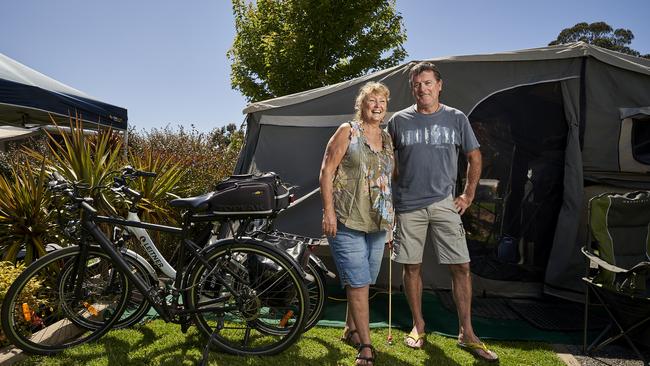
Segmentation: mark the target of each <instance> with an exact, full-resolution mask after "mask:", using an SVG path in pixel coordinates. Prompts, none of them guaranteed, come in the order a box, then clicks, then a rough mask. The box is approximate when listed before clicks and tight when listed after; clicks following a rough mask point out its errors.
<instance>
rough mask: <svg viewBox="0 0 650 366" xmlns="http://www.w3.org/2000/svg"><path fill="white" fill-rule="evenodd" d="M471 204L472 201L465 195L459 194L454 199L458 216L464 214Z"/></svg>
mask: <svg viewBox="0 0 650 366" xmlns="http://www.w3.org/2000/svg"><path fill="white" fill-rule="evenodd" d="M471 204H472V200H471V199H470V198H469V197H468V196H467V195H466V194H461V195H460V196H458V197H456V198H454V206H456V210H458V214H459V215H462V214H464V213H465V211H466V210H467V208H468V207H469V206H470V205H471Z"/></svg>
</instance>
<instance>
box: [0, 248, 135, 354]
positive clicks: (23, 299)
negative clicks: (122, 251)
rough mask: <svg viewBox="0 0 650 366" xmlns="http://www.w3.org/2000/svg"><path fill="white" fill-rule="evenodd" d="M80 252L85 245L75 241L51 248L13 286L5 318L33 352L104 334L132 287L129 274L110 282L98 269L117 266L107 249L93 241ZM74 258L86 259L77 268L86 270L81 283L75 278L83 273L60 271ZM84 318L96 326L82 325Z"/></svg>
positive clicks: (1, 318)
mask: <svg viewBox="0 0 650 366" xmlns="http://www.w3.org/2000/svg"><path fill="white" fill-rule="evenodd" d="M80 253H81V249H80V248H79V247H76V246H74V247H68V248H63V249H60V250H57V251H55V252H52V253H50V254H47V255H45V256H43V257H42V258H40V259H39V260H37V261H35V262H33V263H32V264H31V265H30V266H29V267H27V269H26V270H25V271H24V272H23V273H21V274H20V275H19V276H18V278H17V279H16V281H14V283H13V284H12V285H11V286H10V287H9V290H8V291H7V294H6V296H5V298H4V300H3V303H2V310H1V312H0V322H1V323H2V329H3V330H4V333H5V335H6V337H7V338H8V339H9V340H10V341H11V342H12V343H13V344H14V345H15V346H16V347H18V348H20V349H22V350H24V351H25V352H28V353H34V354H41V355H49V354H53V353H56V352H60V351H62V350H64V349H66V348H69V347H72V346H75V345H78V344H82V343H85V342H89V341H92V340H95V339H97V338H99V337H101V336H102V335H103V334H104V333H106V332H107V331H108V330H109V329H110V328H111V326H112V325H113V324H114V323H115V322H116V321H117V320H118V319H119V316H120V315H121V313H122V311H123V310H124V307H125V306H126V300H127V293H128V290H129V288H128V283H127V281H126V277H124V276H123V275H117V276H115V279H114V283H113V284H110V283H108V281H106V278H103V277H102V276H101V273H99V272H98V269H99V268H101V267H105V266H108V267H112V265H111V264H110V263H111V260H110V258H109V257H108V255H107V254H105V253H104V252H103V251H101V250H100V249H99V248H94V247H93V248H89V250H88V254H87V257H86V258H85V259H81V258H80ZM71 263H79V264H81V266H80V268H81V269H82V271H78V270H74V272H76V273H78V274H81V273H83V282H82V283H78V282H77V281H73V280H72V279H73V277H74V278H79V277H76V276H72V275H68V276H67V277H65V279H66V281H62V276H61V275H62V273H64V272H66V270H67V269H68V268H70V267H71V266H72V265H71ZM72 267H75V268H77V267H78V266H72ZM113 285H117V286H113ZM75 288H76V290H75ZM88 288H93V290H92V291H88V290H87V289H88ZM122 290H126V291H122ZM75 293H78V294H79V296H76V295H75ZM79 319H85V320H84V321H82V322H86V323H89V324H90V323H92V324H94V327H93V328H87V327H83V326H81V327H80V326H79V323H80V321H79Z"/></svg>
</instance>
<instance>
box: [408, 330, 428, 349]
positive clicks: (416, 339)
mask: <svg viewBox="0 0 650 366" xmlns="http://www.w3.org/2000/svg"><path fill="white" fill-rule="evenodd" d="M425 337H426V333H422V334H417V333H416V332H415V330H413V331H411V333H409V335H407V336H406V338H404V344H405V345H406V347H409V348H413V349H422V347H423V346H424V338H425ZM409 341H410V342H409Z"/></svg>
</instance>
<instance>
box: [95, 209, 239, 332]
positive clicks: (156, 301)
mask: <svg viewBox="0 0 650 366" xmlns="http://www.w3.org/2000/svg"><path fill="white" fill-rule="evenodd" d="M88 216H91V217H90V218H89V217H88ZM102 222H104V223H109V224H113V225H121V226H126V227H129V226H131V227H137V228H142V229H150V230H156V231H163V232H168V233H172V234H176V235H180V236H181V237H182V242H183V243H184V244H185V246H186V248H188V249H190V251H191V252H192V254H193V256H194V257H196V258H197V259H198V260H200V261H201V262H203V264H204V265H206V267H208V268H211V267H212V266H210V264H209V263H208V262H207V261H205V259H203V258H202V257H201V256H200V255H199V251H200V249H201V248H200V247H199V246H198V245H196V244H195V243H194V242H192V241H191V240H189V239H187V238H186V237H185V233H186V231H185V230H184V229H183V228H179V227H173V226H166V225H159V224H151V223H147V222H141V221H135V220H125V219H120V218H115V217H108V216H101V215H96V214H95V213H94V212H93V211H90V210H89V209H87V208H86V215H84V218H83V219H82V225H83V227H84V228H85V229H86V230H87V231H88V233H90V235H91V236H92V237H93V238H94V239H95V240H96V241H97V242H98V243H99V246H100V248H101V249H102V250H103V251H105V252H106V254H107V255H108V256H109V257H110V258H111V260H113V262H114V265H115V266H116V267H117V269H118V270H120V271H121V272H122V273H123V274H124V275H125V276H126V277H127V279H128V281H129V283H130V284H132V285H134V286H135V287H136V288H137V289H138V290H140V292H141V293H142V294H143V296H145V297H146V298H147V300H149V302H150V303H151V305H152V306H153V307H154V309H155V310H156V311H157V312H158V314H160V316H161V317H162V318H163V319H164V320H165V321H168V322H171V321H172V320H173V317H174V316H175V315H184V314H188V313H191V312H195V311H196V310H193V311H189V310H185V309H182V308H180V309H179V308H178V305H179V302H178V299H179V295H180V290H179V288H180V284H181V283H182V280H183V273H182V271H176V275H175V277H174V282H173V284H174V288H173V290H172V304H171V306H169V305H168V304H167V302H166V299H165V298H163V297H161V296H160V294H159V293H158V287H157V286H148V285H147V284H145V283H144V282H143V281H142V279H140V278H139V276H137V275H135V274H134V273H133V272H132V271H131V270H130V266H129V264H128V263H127V262H126V260H125V259H124V257H123V256H122V254H121V253H120V252H119V251H118V250H117V249H116V248H115V247H114V245H113V243H112V242H111V240H110V239H109V238H108V237H107V236H106V235H105V234H104V233H103V232H102V231H101V230H100V228H99V226H98V225H97V223H102ZM185 257H186V256H185V251H184V250H181V251H180V253H179V267H178V268H182V267H183V266H184V265H185ZM223 285H224V286H225V287H226V288H227V289H228V291H231V292H236V291H235V290H234V289H233V288H232V287H230V285H229V284H227V283H224V284H223ZM216 300H220V299H216ZM202 311H206V312H208V311H210V309H205V310H202Z"/></svg>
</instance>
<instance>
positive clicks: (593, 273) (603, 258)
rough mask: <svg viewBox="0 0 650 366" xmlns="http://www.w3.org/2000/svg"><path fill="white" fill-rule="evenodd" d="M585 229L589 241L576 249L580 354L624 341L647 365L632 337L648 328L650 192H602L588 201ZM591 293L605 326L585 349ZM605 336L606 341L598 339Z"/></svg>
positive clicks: (649, 314) (649, 310) (649, 302)
mask: <svg viewBox="0 0 650 366" xmlns="http://www.w3.org/2000/svg"><path fill="white" fill-rule="evenodd" d="M588 225H589V240H588V242H587V245H586V246H585V247H583V248H582V252H583V253H584V255H585V256H586V257H587V258H588V259H589V260H588V261H587V276H586V277H584V278H583V280H584V281H585V282H586V284H587V289H586V291H585V319H584V339H583V352H585V353H587V354H588V353H591V352H594V351H596V350H598V349H599V348H601V347H604V346H606V345H607V344H610V343H612V342H613V341H615V340H617V339H620V338H624V339H625V340H626V341H627V343H629V345H630V346H631V347H632V349H633V350H634V352H635V353H636V354H637V355H638V356H639V357H640V358H641V360H643V362H644V364H646V365H648V361H646V359H645V358H644V356H643V354H642V353H641V352H639V349H638V348H637V344H640V343H639V342H635V339H634V338H635V337H636V338H637V339H636V340H637V341H638V340H640V339H639V337H647V335H644V333H645V334H647V333H648V328H650V254H649V252H650V191H638V192H630V193H624V194H618V193H603V194H601V195H598V196H596V197H594V198H592V199H591V200H590V201H589V220H588ZM590 262H591V263H593V264H595V265H596V266H597V268H592V267H591V266H590ZM591 294H593V295H594V297H595V298H596V299H597V300H598V303H599V304H600V305H602V306H603V307H604V309H605V311H606V312H607V314H608V315H609V318H610V323H609V325H608V326H607V327H606V328H605V330H603V331H602V333H600V335H598V337H597V338H596V339H595V340H594V341H593V342H592V343H591V344H590V345H589V347H587V329H588V321H589V313H588V310H589V306H590V305H591V304H590V295H591ZM612 330H613V331H612ZM607 335H609V338H607V339H605V340H602V339H603V338H604V337H605V336H607ZM601 340H602V341H601ZM646 344H647V343H646Z"/></svg>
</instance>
